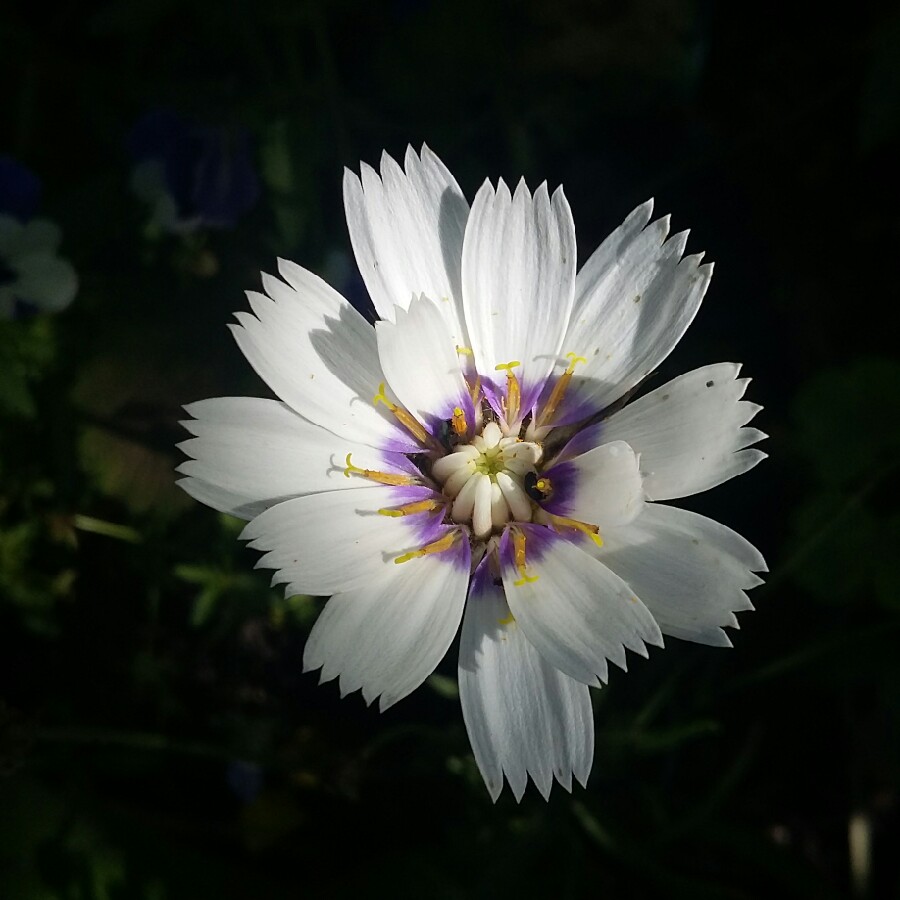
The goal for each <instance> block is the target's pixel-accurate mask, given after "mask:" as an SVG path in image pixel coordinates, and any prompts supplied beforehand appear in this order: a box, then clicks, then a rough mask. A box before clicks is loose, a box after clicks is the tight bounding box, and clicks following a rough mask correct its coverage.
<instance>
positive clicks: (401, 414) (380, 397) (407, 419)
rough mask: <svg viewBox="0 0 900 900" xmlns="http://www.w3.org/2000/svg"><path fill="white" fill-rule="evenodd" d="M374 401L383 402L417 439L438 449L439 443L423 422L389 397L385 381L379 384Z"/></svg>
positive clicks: (376, 404) (376, 403) (376, 402)
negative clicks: (437, 443)
mask: <svg viewBox="0 0 900 900" xmlns="http://www.w3.org/2000/svg"><path fill="white" fill-rule="evenodd" d="M372 403H373V404H374V405H375V406H378V404H379V403H383V404H384V405H385V406H386V407H387V408H388V409H389V410H390V411H391V412H392V413H393V414H394V416H395V417H396V418H397V421H398V422H399V423H400V424H401V425H402V426H403V427H404V428H405V429H406V430H407V431H408V432H409V433H410V434H411V435H412V436H413V437H414V438H415V439H416V440H417V441H420V442H421V443H423V444H426V445H427V446H429V447H432V448H435V449H437V445H436V443H435V441H434V439H433V438H432V437H431V435H430V434H429V433H428V432H427V431H426V430H425V429H424V428H423V427H422V425H421V423H420V422H419V421H418V420H417V419H416V418H414V417H413V416H411V415H410V414H409V413H408V412H407V411H406V410H405V409H403V407H402V406H397V404H396V403H394V402H392V401H391V400H389V399H388V395H387V394H386V393H385V389H384V382H383V381H382V382H381V384H379V385H378V393H377V394H376V395H375V396H374V397H373V398H372Z"/></svg>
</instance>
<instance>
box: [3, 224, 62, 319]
mask: <svg viewBox="0 0 900 900" xmlns="http://www.w3.org/2000/svg"><path fill="white" fill-rule="evenodd" d="M61 237H62V234H61V232H60V230H59V226H58V225H56V224H55V223H54V222H50V221H48V220H47V219H32V220H31V221H29V222H26V223H24V224H23V223H22V222H19V221H18V220H17V219H15V218H13V217H12V216H8V215H5V214H0V319H11V318H13V316H14V314H15V312H16V305H17V303H21V304H25V305H26V306H31V307H34V308H35V309H36V310H37V311H38V312H59V311H60V310H63V309H65V308H66V307H67V306H68V305H69V304H70V303H71V302H72V300H74V299H75V294H76V293H77V291H78V277H77V276H76V274H75V270H74V269H73V268H72V264H71V263H70V262H69V261H68V260H65V259H62V258H60V257H59V256H57V255H56V252H57V250H58V249H59V243H60V240H61Z"/></svg>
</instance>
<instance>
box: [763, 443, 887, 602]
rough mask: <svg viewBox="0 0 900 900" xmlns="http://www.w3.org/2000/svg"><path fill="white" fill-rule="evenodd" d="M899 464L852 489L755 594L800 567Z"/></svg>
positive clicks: (879, 472) (883, 469)
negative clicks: (829, 515) (854, 489)
mask: <svg viewBox="0 0 900 900" xmlns="http://www.w3.org/2000/svg"><path fill="white" fill-rule="evenodd" d="M898 465H900V461H898V460H894V461H892V462H890V463H889V464H888V465H886V466H885V467H884V468H882V469H879V470H878V471H877V472H876V473H875V474H874V475H872V477H871V478H869V480H868V481H866V482H865V483H864V484H863V485H862V487H860V488H859V489H858V490H856V491H854V492H853V493H852V494H850V496H848V497H847V499H846V500H845V501H844V502H843V503H842V504H841V505H840V506H839V507H838V508H837V510H836V511H835V513H834V515H833V516H831V517H830V518H829V519H826V520H825V521H824V522H823V523H822V524H821V525H820V526H819V528H817V529H816V530H815V531H813V532H812V533H811V534H810V535H808V536H807V538H806V540H805V541H804V542H803V543H802V544H801V545H800V546H799V547H798V548H797V550H796V551H794V553H793V554H792V555H791V556H789V557H788V559H787V560H786V561H785V562H784V563H783V564H782V565H780V566H779V567H778V569H777V571H775V572H773V573H772V577H771V578H769V579H768V581H766V583H765V585H761V586H760V588H759V590H758V591H757V592H756V596H759V595H760V594H764V593H768V592H769V591H770V590H771V589H772V588H773V587H775V586H777V585H778V584H780V583H781V582H782V581H784V579H785V578H787V577H788V576H789V575H790V574H791V573H792V572H794V571H795V570H796V569H798V568H800V566H801V565H802V564H803V563H804V562H805V561H806V559H807V557H809V555H810V554H811V553H812V552H813V550H815V549H816V547H817V546H818V545H819V544H820V543H821V542H822V541H823V540H825V538H827V537H828V536H829V535H830V534H831V532H832V531H834V529H835V528H836V527H837V525H839V524H840V522H841V521H842V520H843V519H844V517H845V516H846V515H847V514H848V513H850V512H853V510H855V509H857V508H858V507H859V506H861V505H862V503H863V501H864V500H865V499H866V498H867V497H868V496H869V494H871V493H872V491H874V490H875V488H876V487H878V485H879V484H881V482H882V481H884V479H885V478H887V477H888V475H891V474H892V473H893V472H894V470H895V469H896V468H897V467H898Z"/></svg>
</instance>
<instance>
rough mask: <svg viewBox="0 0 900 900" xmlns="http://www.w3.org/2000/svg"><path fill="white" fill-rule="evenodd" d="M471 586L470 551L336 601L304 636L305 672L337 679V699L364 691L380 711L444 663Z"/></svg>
mask: <svg viewBox="0 0 900 900" xmlns="http://www.w3.org/2000/svg"><path fill="white" fill-rule="evenodd" d="M468 581H469V545H468V542H467V541H465V540H462V541H459V542H458V544H457V545H456V546H455V547H454V548H453V549H452V550H450V551H448V552H447V553H441V554H438V555H434V556H427V557H423V558H421V559H414V560H411V561H410V562H408V563H403V564H402V565H399V566H392V567H391V568H390V569H388V570H386V571H382V572H380V573H379V574H378V575H377V576H375V577H374V578H372V579H371V580H370V581H369V582H367V583H366V584H364V585H361V586H360V587H359V588H357V589H355V590H351V591H347V592H344V593H340V594H335V596H334V597H332V598H331V600H329V601H328V603H327V604H326V605H325V609H324V610H323V611H322V614H321V615H320V616H319V619H318V621H317V622H316V624H315V626H314V627H313V629H312V632H311V633H310V636H309V640H308V641H307V644H306V649H305V651H304V654H303V668H304V671H309V670H310V669H317V668H319V667H320V666H321V667H322V677H321V680H322V681H329V680H331V679H332V678H335V677H336V676H338V675H339V676H340V688H341V696H344V695H346V694H348V693H351V692H352V691H355V690H358V689H359V688H362V691H363V697H364V698H365V700H366V702H367V703H371V702H372V701H373V700H374V699H375V698H376V697H379V696H380V697H381V700H380V703H379V706H380V708H381V710H382V711H384V710H385V709H387V708H388V707H389V706H390V705H391V704H393V703H396V702H397V701H398V700H401V699H402V698H403V697H405V696H406V695H407V694H409V693H411V692H412V691H414V690H415V689H416V688H417V687H418V686H419V685H420V684H421V683H422V682H423V681H424V680H425V679H426V678H427V677H428V676H429V675H430V674H431V673H432V672H433V671H434V668H435V666H437V664H438V663H439V662H440V661H441V659H442V658H443V657H444V654H445V653H446V652H447V648H448V647H449V646H450V644H451V642H452V641H453V638H454V637H455V635H456V632H457V630H458V628H459V622H460V619H461V618H462V611H463V605H464V603H465V597H466V588H467V586H468Z"/></svg>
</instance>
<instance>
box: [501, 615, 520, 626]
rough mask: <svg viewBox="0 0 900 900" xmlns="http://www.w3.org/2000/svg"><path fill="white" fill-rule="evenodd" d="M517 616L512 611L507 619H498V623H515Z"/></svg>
mask: <svg viewBox="0 0 900 900" xmlns="http://www.w3.org/2000/svg"><path fill="white" fill-rule="evenodd" d="M515 621H516V617H515V616H514V615H513V614H512V613H510V614H509V615H508V616H507V617H506V618H505V619H497V624H498V625H514V624H515Z"/></svg>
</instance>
